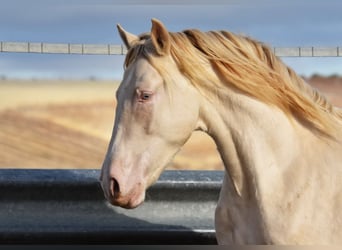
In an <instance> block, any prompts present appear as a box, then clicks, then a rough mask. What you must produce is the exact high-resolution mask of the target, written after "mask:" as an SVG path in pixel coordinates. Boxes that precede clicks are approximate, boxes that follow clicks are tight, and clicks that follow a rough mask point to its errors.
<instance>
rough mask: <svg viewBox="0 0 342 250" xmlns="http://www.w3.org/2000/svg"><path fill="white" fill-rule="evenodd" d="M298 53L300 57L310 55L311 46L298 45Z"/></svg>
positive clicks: (311, 54) (311, 53)
mask: <svg viewBox="0 0 342 250" xmlns="http://www.w3.org/2000/svg"><path fill="white" fill-rule="evenodd" d="M299 54H300V56H301V57H312V56H313V48H312V47H300V50H299Z"/></svg>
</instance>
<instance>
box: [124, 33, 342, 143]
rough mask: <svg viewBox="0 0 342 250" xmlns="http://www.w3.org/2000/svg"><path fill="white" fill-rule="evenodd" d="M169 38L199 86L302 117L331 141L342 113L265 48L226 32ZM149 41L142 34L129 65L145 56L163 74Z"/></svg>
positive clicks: (176, 56)
mask: <svg viewBox="0 0 342 250" xmlns="http://www.w3.org/2000/svg"><path fill="white" fill-rule="evenodd" d="M169 35H170V38H171V51H170V53H171V56H172V57H173V59H174V61H175V62H176V64H177V66H178V68H179V70H180V71H181V72H182V73H183V74H184V75H185V76H186V77H187V78H188V79H189V80H190V82H191V83H192V84H194V85H195V86H197V87H199V88H203V87H204V88H210V87H214V86H218V85H219V84H221V85H222V83H223V84H226V85H229V86H231V87H234V88H235V89H237V90H239V91H242V92H243V93H245V94H247V95H249V96H251V97H254V98H256V99H258V100H260V101H262V102H264V103H267V104H270V105H274V106H276V107H278V108H279V109H281V110H282V111H283V112H284V113H285V114H286V115H288V116H289V117H291V118H292V117H297V118H302V119H304V121H305V122H307V123H309V124H311V125H312V126H313V128H314V129H316V130H317V131H319V132H320V133H322V134H323V135H327V136H329V137H333V136H334V134H335V131H337V130H338V129H339V127H340V125H341V123H339V121H341V119H342V112H341V110H339V109H337V108H335V107H334V106H332V105H331V104H330V103H329V102H328V101H327V100H326V99H325V97H323V96H322V95H321V94H320V93H318V92H317V91H316V90H315V89H313V88H312V87H310V86H309V85H308V84H307V83H305V81H304V80H303V79H302V78H300V77H299V76H298V75H297V74H296V73H295V72H294V71H293V70H292V69H290V68H289V67H287V66H286V65H285V64H284V63H283V62H282V61H281V60H280V59H279V58H278V57H276V56H275V54H274V53H273V52H272V50H271V49H270V48H269V47H267V46H266V45H265V44H263V43H260V42H258V41H255V40H253V39H250V38H248V37H244V36H240V35H235V34H233V33H230V32H227V31H209V32H201V31H199V30H193V29H192V30H185V31H183V32H177V33H173V32H169ZM149 38H150V37H149V35H148V34H143V35H141V36H140V41H138V42H137V44H136V45H135V46H133V47H132V48H131V49H130V50H129V51H128V54H127V56H126V60H125V66H126V67H127V66H129V64H130V63H131V62H132V61H134V59H135V58H136V57H138V56H139V55H143V56H144V57H145V58H147V59H148V60H149V61H150V62H151V63H152V65H153V66H155V67H156V68H157V70H159V71H160V72H161V73H162V74H163V73H165V71H166V70H165V69H162V66H161V65H158V64H156V63H154V61H153V55H154V54H155V53H153V48H151V41H150V39H149ZM208 66H211V67H208ZM211 69H213V70H214V73H215V74H213V73H212V72H210V71H212V70H211ZM163 75H165V74H163ZM208 83H212V85H213V86H208ZM201 85H206V86H201Z"/></svg>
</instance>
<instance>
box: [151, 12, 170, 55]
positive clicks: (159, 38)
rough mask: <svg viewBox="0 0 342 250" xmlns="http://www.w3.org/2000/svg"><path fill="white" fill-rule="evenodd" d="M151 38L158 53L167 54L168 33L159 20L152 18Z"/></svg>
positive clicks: (168, 50) (168, 44) (168, 45)
mask: <svg viewBox="0 0 342 250" xmlns="http://www.w3.org/2000/svg"><path fill="white" fill-rule="evenodd" d="M151 21H152V29H151V39H152V43H153V46H154V47H155V49H156V50H157V54H158V55H161V56H162V55H167V54H169V52H170V47H171V44H170V35H169V32H168V31H167V29H166V28H165V26H164V25H163V23H162V22H160V21H159V20H157V19H155V18H153V19H152V20H151Z"/></svg>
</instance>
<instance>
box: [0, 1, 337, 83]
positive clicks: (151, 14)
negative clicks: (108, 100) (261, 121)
mask: <svg viewBox="0 0 342 250" xmlns="http://www.w3.org/2000/svg"><path fill="white" fill-rule="evenodd" d="M0 4H1V5H0V6H1V8H0V41H4V42H46V43H91V44H96V43H99V44H108V43H110V44H121V43H122V42H121V40H120V38H119V35H118V33H117V30H116V24H117V23H120V24H121V25H122V26H123V27H124V28H125V29H126V30H127V31H129V32H131V33H134V34H140V33H143V32H146V31H149V30H150V28H151V18H158V19H160V20H161V21H162V22H163V23H164V25H165V26H166V27H167V28H168V29H169V30H170V31H181V30H184V29H187V28H197V29H200V30H203V31H207V30H222V29H223V30H229V31H232V32H235V33H238V34H244V35H248V36H250V37H252V38H255V39H257V40H260V41H262V42H265V43H266V44H268V45H270V46H278V47H291V46H322V47H329V46H335V47H336V46H340V47H342V14H341V9H342V1H341V0H287V1H284V0H240V1H239V0H211V1H210V0H197V1H195V0H165V1H157V0H141V1H138V0H0ZM123 60H124V56H118V55H111V56H108V55H101V56H99V55H87V56H85V55H49V54H24V53H23V54H21V53H0V77H1V76H5V77H9V78H64V79H68V78H90V77H92V78H98V79H115V80H120V79H121V78H122V74H123V66H122V65H123ZM283 60H284V61H285V63H287V64H288V65H289V66H290V67H292V68H293V69H294V70H295V71H296V72H297V73H299V74H301V75H305V76H310V75H312V74H316V73H317V74H322V75H332V74H340V75H342V57H338V58H283Z"/></svg>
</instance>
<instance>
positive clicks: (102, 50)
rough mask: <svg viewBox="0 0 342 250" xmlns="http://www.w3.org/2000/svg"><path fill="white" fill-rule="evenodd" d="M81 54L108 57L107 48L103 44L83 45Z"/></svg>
mask: <svg viewBox="0 0 342 250" xmlns="http://www.w3.org/2000/svg"><path fill="white" fill-rule="evenodd" d="M83 54H93V55H108V54H109V46H108V45H103V44H84V45H83Z"/></svg>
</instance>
